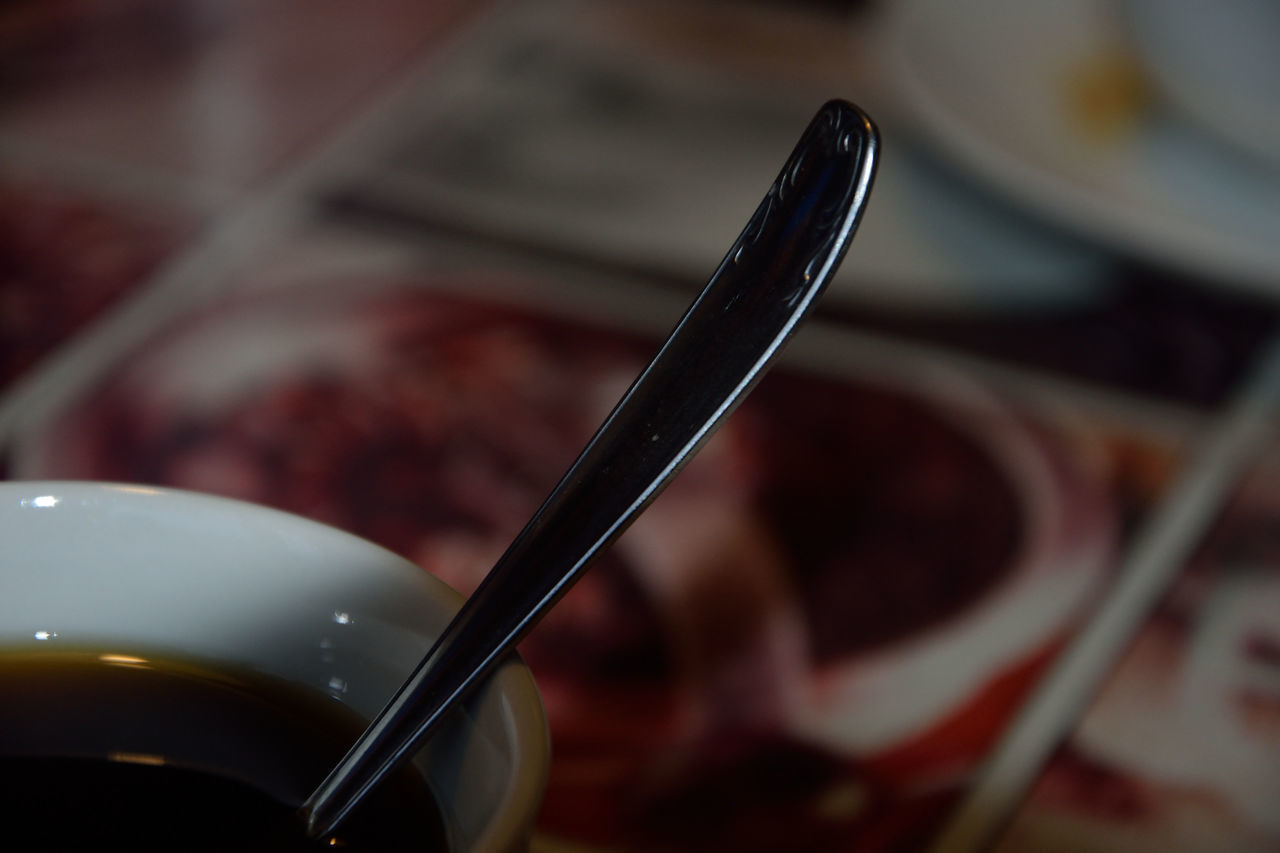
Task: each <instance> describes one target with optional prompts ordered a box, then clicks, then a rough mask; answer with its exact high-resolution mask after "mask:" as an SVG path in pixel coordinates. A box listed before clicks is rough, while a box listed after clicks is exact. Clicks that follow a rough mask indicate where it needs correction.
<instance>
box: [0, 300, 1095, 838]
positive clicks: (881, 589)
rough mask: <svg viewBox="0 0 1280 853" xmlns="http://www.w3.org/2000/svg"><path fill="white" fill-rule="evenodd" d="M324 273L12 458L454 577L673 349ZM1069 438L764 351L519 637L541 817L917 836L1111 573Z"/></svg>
mask: <svg viewBox="0 0 1280 853" xmlns="http://www.w3.org/2000/svg"><path fill="white" fill-rule="evenodd" d="M305 292H306V299H297V298H295V297H294V296H291V294H290V291H289V290H288V289H285V290H282V291H277V292H275V293H270V294H267V295H261V296H256V297H244V298H241V299H240V300H239V301H234V302H231V303H229V304H227V305H224V306H222V307H221V308H218V309H215V310H213V311H211V312H209V313H207V314H204V315H202V316H199V317H197V318H194V319H192V320H189V321H188V322H186V323H183V324H179V325H177V326H174V327H172V328H171V329H169V330H167V331H166V332H164V333H163V334H161V335H159V336H157V337H156V338H155V339H154V340H152V341H151V342H150V343H149V344H148V345H147V346H145V347H144V348H142V349H140V350H139V351H138V352H137V353H136V354H135V355H134V356H133V357H131V358H129V359H127V360H125V361H124V362H123V363H121V364H120V365H118V366H117V368H116V369H115V370H114V371H113V372H111V373H110V374H109V375H108V376H107V377H106V379H105V380H104V381H103V382H102V383H101V384H100V386H99V387H98V388H96V389H95V390H94V392H93V393H92V394H91V395H89V396H87V397H85V398H84V399H82V400H81V401H79V402H78V403H76V404H75V407H76V409H75V413H74V415H72V416H65V417H62V418H59V419H58V421H57V423H56V424H53V425H50V426H47V427H46V428H45V429H43V430H41V431H40V432H39V434H36V433H30V434H27V435H25V436H23V437H22V440H21V441H19V442H18V443H17V444H15V445H14V447H13V450H12V456H13V459H14V463H13V464H14V468H15V471H16V473H18V474H19V475H20V476H23V477H81V478H84V477H92V478H95V479H105V480H123V481H130V482H144V483H158V484H167V485H173V486H180V487H184V488H191V489H198V490H204V491H210V492H216V493H220V494H226V495H231V496H235V497H240V498H245V499H248V500H252V501H257V502H260V503H265V504H270V505H273V506H277V507H280V508H283V509H286V510H290V511H293V512H297V513H301V514H303V515H308V516H311V517H313V518H316V519H319V520H321V521H325V522H328V523H330V524H334V525H336V526H338V527H342V528H345V529H347V530H350V531H353V532H355V533H357V534H360V535H362V536H365V537H368V538H370V539H372V540H374V541H376V542H378V543H380V544H382V545H385V546H386V547H388V548H390V549H392V550H394V551H397V552H399V553H401V554H404V555H406V556H407V557H409V558H410V559H413V560H415V561H416V562H418V563H419V564H420V565H422V566H423V567H424V568H425V569H427V570H428V571H431V572H433V573H435V574H437V575H439V576H440V577H442V578H443V579H444V580H446V581H447V582H448V583H450V584H451V585H453V586H455V587H456V588H458V589H459V590H460V591H462V592H464V593H465V592H468V591H470V590H471V589H473V588H474V587H475V586H476V584H477V583H478V582H479V580H480V579H481V578H482V577H483V575H484V573H485V572H486V571H487V569H488V568H489V566H490V565H491V564H492V563H493V561H494V560H495V559H496V558H497V556H498V555H499V554H500V553H501V551H502V549H503V548H504V547H505V546H506V545H507V543H508V542H509V541H510V539H511V538H512V537H513V536H514V535H515V533H516V532H517V531H518V530H519V528H520V526H521V525H522V524H523V523H524V521H525V520H526V519H527V518H528V517H529V516H530V515H531V514H532V513H533V512H534V510H535V509H536V508H537V506H538V504H539V503H540V501H541V500H542V499H543V498H544V497H545V496H546V495H547V494H548V493H549V491H550V490H551V488H552V486H553V485H554V484H555V482H556V480H557V479H558V477H559V476H560V474H561V473H563V471H564V470H565V469H566V468H567V467H568V465H569V463H570V462H571V461H572V459H573V457H574V455H575V454H576V453H577V451H578V450H579V449H580V448H581V447H582V446H583V444H584V443H585V442H586V440H587V439H588V438H589V437H590V435H591V433H592V432H593V431H594V429H595V428H596V427H597V426H598V425H599V424H600V422H601V421H602V420H603V419H604V417H605V416H606V415H607V413H608V412H609V410H610V409H611V407H612V406H613V404H614V403H615V402H616V401H617V399H618V398H619V397H620V395H621V394H622V392H623V391H624V390H625V389H626V387H627V385H628V383H629V382H630V381H631V380H632V379H633V378H634V376H635V375H636V373H637V372H638V371H639V369H640V367H641V366H642V365H643V364H644V362H645V361H646V359H647V358H648V357H649V355H650V354H651V352H652V349H653V347H654V346H655V344H654V343H653V342H651V341H648V340H644V339H640V338H637V337H635V336H631V335H626V334H621V333H618V332H616V331H612V330H608V329H604V328H600V327H597V326H593V325H590V324H587V323H584V322H580V321H577V320H572V319H567V318H565V317H558V316H552V315H551V314H549V313H545V312H535V311H532V310H530V309H528V308H519V307H513V306H511V305H507V304H500V303H497V302H491V301H485V300H482V299H479V298H471V297H466V296H460V295H458V290H457V288H456V287H454V288H452V289H451V290H450V291H444V290H440V289H428V288H427V287H424V286H423V282H416V281H415V282H407V281H406V282H382V283H381V284H380V285H378V286H373V285H372V284H371V283H369V282H347V283H342V282H337V283H334V284H333V285H332V286H325V285H319V284H316V285H312V286H309V287H307V288H306V291H305ZM1054 441H1055V439H1054V438H1053V437H1052V436H1050V435H1048V434H1045V433H1042V432H1040V431H1038V430H1036V429H1035V428H1033V427H1031V426H1029V425H1027V424H1025V423H1023V422H1021V421H1020V420H1019V419H1017V418H1015V417H1013V416H1012V415H1011V414H1010V413H1009V412H1008V411H1006V410H1005V409H1004V408H1003V407H1002V406H1001V405H1000V404H999V403H998V401H996V400H995V399H994V398H993V397H992V396H991V395H989V394H987V393H986V392H985V391H983V389H980V388H977V387H971V386H969V385H967V384H965V383H959V382H952V381H951V378H950V377H949V376H941V375H940V376H937V377H933V376H930V377H921V378H920V381H918V382H914V383H912V384H906V383H901V382H884V381H880V382H878V381H872V380H870V379H867V378H865V377H859V378H845V377H842V376H835V375H831V376H823V377H818V376H814V375H808V374H802V373H800V372H797V371H796V370H794V369H785V368H783V369H779V370H777V371H775V372H774V373H773V374H771V375H770V377H769V378H767V379H766V380H765V381H764V382H763V383H762V384H761V385H760V387H759V388H758V389H757V391H756V392H754V393H753V395H752V396H751V397H749V398H748V400H747V401H746V402H745V403H744V404H743V406H742V407H741V409H740V410H739V411H738V412H737V413H735V415H734V416H733V417H732V418H731V419H730V420H729V422H728V423H727V424H726V426H725V427H724V428H723V429H722V430H721V431H720V432H719V433H718V434H717V436H716V437H715V439H713V440H712V442H711V443H710V444H709V445H708V446H707V447H706V449H705V450H704V451H703V452H702V453H701V454H700V455H699V456H698V457H697V458H696V459H695V460H694V461H693V462H692V463H691V464H690V465H689V466H688V468H687V469H686V470H685V471H683V472H682V473H681V475H680V476H679V477H678V478H677V479H676V481H675V482H674V483H673V484H672V485H671V487H670V488H669V489H668V490H667V491H666V492H665V493H664V494H663V495H662V496H661V497H660V498H659V499H658V500H657V501H656V502H655V503H654V504H653V506H652V507H651V508H650V510H649V511H647V512H646V513H645V514H644V515H643V516H642V517H641V518H640V519H639V520H638V521H637V522H636V524H635V525H634V526H633V527H632V528H631V530H629V531H628V532H627V533H626V534H625V535H624V536H623V537H622V538H621V539H619V540H618V542H617V543H616V545H615V546H614V547H613V548H612V549H611V550H610V551H609V552H608V553H607V554H606V555H605V556H604V557H603V558H602V559H601V560H600V561H599V562H598V563H597V564H596V565H595V566H593V567H592V569H591V570H590V571H589V572H588V573H587V574H586V575H585V576H584V577H583V579H582V580H581V581H580V582H579V583H578V584H577V586H575V587H574V588H573V589H572V590H571V591H570V592H569V594H568V595H567V596H566V597H565V598H564V599H563V601H561V602H560V603H559V604H558V605H557V606H556V607H555V608H554V609H553V610H552V611H551V612H550V614H549V615H548V616H547V617H546V619H545V620H544V621H543V622H542V623H541V624H540V625H539V626H538V627H537V628H536V629H535V630H534V631H533V632H532V633H531V634H530V635H529V637H528V638H527V639H526V640H525V641H524V643H523V644H522V645H521V648H520V651H521V654H522V655H524V657H525V659H526V660H527V661H528V662H529V664H530V666H531V667H532V668H533V670H534V673H535V676H536V678H537V680H538V685H539V689H540V690H541V692H542V695H543V698H544V702H545V705H546V708H547V711H548V716H549V718H550V722H551V727H552V732H551V734H552V743H553V753H554V756H555V758H554V761H553V766H552V771H551V779H550V785H549V789H548V792H547V797H546V801H545V805H544V808H543V813H542V819H541V821H540V828H539V831H540V833H541V834H542V835H544V836H545V837H546V838H548V839H565V840H570V841H573V842H575V843H579V844H588V845H595V846H599V847H601V848H607V849H626V850H677V849H717V848H719V849H739V850H776V849H781V848H786V849H800V850H805V849H815V850H818V849H820V850H831V849H855V848H856V849H893V848H895V847H902V846H909V845H910V844H912V843H918V842H919V841H920V840H921V839H922V838H923V837H924V834H925V833H926V832H927V831H928V830H929V829H930V828H931V827H932V826H933V825H934V824H935V823H936V821H937V819H938V818H939V816H940V815H941V814H943V813H944V809H945V807H946V805H947V804H948V803H949V802H950V800H951V797H952V796H953V794H954V793H955V791H956V790H957V789H958V788H957V786H958V785H959V784H961V783H962V781H963V778H964V774H965V773H966V772H967V770H969V769H971V768H972V767H973V766H974V765H975V764H976V762H977V761H978V760H979V759H980V757H981V755H982V754H983V751H984V750H985V749H986V748H987V747H988V746H989V745H990V743H991V741H992V739H993V738H994V737H995V735H996V733H997V732H998V731H999V728H1000V726H1001V724H1002V722H1003V721H1005V720H1007V718H1008V715H1009V714H1010V713H1011V712H1012V710H1013V709H1014V708H1015V707H1016V704H1017V701H1018V700H1019V698H1020V697H1021V696H1022V695H1023V693H1024V692H1025V690H1026V688H1027V687H1028V686H1029V685H1030V684H1031V683H1032V682H1033V680H1034V677H1035V675H1036V674H1037V673H1038V672H1039V671H1040V668H1041V667H1042V666H1043V665H1044V663H1045V662H1046V661H1047V660H1048V659H1050V658H1051V656H1052V654H1053V652H1054V650H1055V649H1056V648H1057V647H1058V645H1059V644H1060V643H1061V642H1062V640H1063V639H1064V637H1065V636H1066V635H1067V634H1068V632H1069V631H1070V629H1071V627H1072V625H1073V624H1074V620H1075V619H1077V618H1078V617H1079V615H1080V612H1081V610H1082V608H1083V607H1085V605H1086V604H1087V603H1088V601H1089V598H1090V596H1091V595H1092V594H1093V593H1094V592H1095V591H1096V590H1097V588H1098V585H1099V583H1100V581H1101V580H1102V578H1103V576H1104V574H1105V571H1106V568H1107V566H1108V558H1109V556H1110V548H1111V541H1112V538H1113V533H1112V529H1111V521H1110V517H1109V515H1108V512H1107V508H1106V501H1105V500H1102V499H1100V497H1099V494H1100V492H1099V488H1098V486H1097V485H1096V483H1095V482H1094V481H1093V480H1092V479H1091V476H1090V472H1089V470H1088V466H1087V465H1085V464H1084V463H1083V462H1080V461H1079V460H1078V459H1077V458H1076V455H1075V454H1074V452H1073V451H1071V450H1070V449H1069V448H1068V445H1066V444H1065V443H1059V444H1055V443H1054ZM784 830H785V832H784ZM779 832H784V834H785V837H783V836H780V835H779V834H778V833H779Z"/></svg>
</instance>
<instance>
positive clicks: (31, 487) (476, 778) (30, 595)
mask: <svg viewBox="0 0 1280 853" xmlns="http://www.w3.org/2000/svg"><path fill="white" fill-rule="evenodd" d="M0 542H3V543H4V550H3V556H2V557H0V651H4V652H8V651H46V650H48V651H51V650H53V649H55V648H57V647H58V646H64V647H66V648H74V649H77V650H80V649H84V648H85V647H89V648H95V649H96V648H103V649H112V650H116V649H118V650H122V651H128V650H136V649H145V650H147V651H151V652H155V653H159V652H168V653H173V654H176V655H179V656H182V657H187V658H195V659H201V660H205V661H217V662H225V663H228V664H232V665H235V666H237V667H249V668H251V669H253V670H257V671H260V672H263V673H266V674H269V675H273V676H276V677H279V678H284V679H286V680H289V681H292V682H295V683H299V684H302V685H305V686H308V687H310V688H313V689H315V690H317V691H322V692H324V693H329V694H332V695H335V696H337V697H338V698H339V699H340V700H341V701H343V702H344V703H345V704H347V705H349V706H350V707H351V708H352V709H354V710H355V711H356V712H358V713H360V714H361V715H363V716H364V717H365V718H370V717H372V716H373V715H374V714H376V713H377V712H378V711H379V710H380V709H381V708H382V706H383V704H384V703H385V702H386V700H387V699H389V698H390V696H391V694H392V693H393V692H394V690H395V688H396V687H397V686H399V684H400V683H401V682H402V681H403V680H404V678H405V677H406V676H407V675H408V673H409V671H410V670H411V669H412V667H413V666H414V664H415V663H416V662H417V661H418V660H419V659H420V658H421V656H422V655H423V654H424V653H425V651H426V650H427V648H428V646H429V644H430V642H431V640H432V638H433V637H434V636H436V634H437V633H438V632H439V631H440V630H441V629H442V628H443V626H444V625H445V624H446V622H447V620H448V619H449V618H450V616H451V615H452V614H453V612H454V611H455V610H456V609H457V607H458V606H459V604H460V601H461V599H460V597H459V596H458V595H457V593H455V592H454V591H453V590H451V589H449V588H448V587H447V586H445V585H444V584H443V583H441V582H440V581H438V580H436V579H434V578H433V577H431V576H430V575H428V574H427V573H426V572H424V571H422V570H421V569H420V568H418V567H417V566H414V565H413V564H411V563H409V562H407V561H405V560H402V559H401V558H399V557H397V556H395V555H394V554H392V553H390V552H388V551H386V550H384V549H382V548H380V547H378V546H376V545H373V544H371V543H369V542H366V541H364V540H362V539H358V538H356V537H354V536H351V535H348V534H346V533H342V532H341V531H338V530H335V529H332V528H329V527H326V526H324V525H321V524H317V523H314V522H311V521H307V520H305V519H302V518H298V517H296V516H292V515H288V514H286V513H282V512H277V511H275V510H271V509H267V508H265V507H260V506H255V505H252V504H247V503H242V502H238V501H232V500H227V499H224V498H216V497H211V496H205V495H199V494H195V493H191V492H181V491H172V490H160V489H152V488H144V487H136V486H125V485H111V484H100V483H69V482H8V483H0ZM549 760H550V748H549V742H548V737H547V727H546V719H545V717H544V715H543V709H542V705H541V701H540V699H539V697H538V692H537V689H536V687H535V685H534V682H533V678H532V676H531V675H530V673H529V671H528V669H527V668H525V666H524V665H523V663H522V662H520V661H519V660H518V659H514V658H513V660H512V661H511V662H510V663H508V664H506V665H505V666H503V667H502V669H500V670H499V671H498V672H497V673H496V674H495V676H494V678H493V679H492V680H491V682H490V683H489V684H488V685H487V686H486V687H485V688H483V689H482V691H481V692H480V693H479V694H477V695H476V696H475V697H474V699H473V700H472V701H471V702H470V704H469V705H468V707H467V708H466V709H465V710H464V711H463V712H462V713H460V714H459V715H457V716H456V718H455V719H454V720H452V721H451V722H450V723H449V724H448V726H447V727H446V728H445V729H443V730H442V731H440V732H439V733H438V734H437V735H436V736H434V737H433V738H432V739H431V741H430V743H429V744H428V745H427V746H426V747H425V748H424V749H423V750H422V752H421V753H420V754H419V755H417V756H415V759H414V761H415V763H416V764H417V766H418V768H419V769H420V770H421V772H422V773H423V775H424V776H425V777H426V779H427V781H428V783H429V785H430V786H431V788H432V790H433V791H434V792H435V794H436V796H437V799H438V800H439V804H440V806H441V810H442V812H443V813H444V816H445V822H446V825H447V829H448V831H449V834H450V842H451V847H450V849H451V850H455V851H468V852H469V853H471V852H472V851H475V852H476V853H478V851H505V850H512V849H522V848H523V847H525V846H526V845H527V843H528V839H529V835H530V832H531V828H532V825H533V821H534V818H535V817H536V814H537V810H538V807H539V805H540V801H541V796H542V791H543V788H544V785H545V782H546V774H547V768H548V764H549Z"/></svg>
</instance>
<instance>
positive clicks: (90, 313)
mask: <svg viewBox="0 0 1280 853" xmlns="http://www.w3.org/2000/svg"><path fill="white" fill-rule="evenodd" d="M178 236H179V234H178V233H177V229H176V228H175V227H174V226H173V225H172V224H171V223H166V222H163V221H161V220H160V219H159V218H153V217H149V216H146V215H143V214H140V213H137V212H136V211H131V210H127V209H119V208H117V207H112V206H110V205H107V204H105V203H102V202H98V201H94V200H90V199H88V198H85V197H82V196H78V195H75V194H73V193H69V192H65V191H60V190H55V189H53V188H51V187H49V186H45V185H41V184H38V183H36V182H30V181H19V180H14V179H8V178H5V177H3V176H0V384H2V383H7V382H8V381H10V380H12V379H14V378H15V377H17V376H18V375H19V374H21V373H22V372H24V371H25V370H27V369H28V368H29V367H31V366H32V365H33V364H35V363H36V362H37V361H38V360H39V359H40V358H41V357H43V356H44V355H45V354H47V353H48V352H50V351H52V350H53V349H54V348H55V347H56V346H57V345H58V344H60V343H62V342H63V341H65V340H67V339H68V338H69V337H70V336H71V335H72V334H73V333H75V332H77V331H80V330H81V329H82V328H84V326H85V325H86V324H87V323H89V322H90V321H91V320H93V319H94V318H95V317H97V316H98V315H99V314H100V313H101V312H102V311H103V310H104V309H105V308H106V307H107V306H109V305H110V304H111V303H112V302H113V301H114V300H115V299H117V298H118V297H119V296H121V295H122V294H124V293H125V292H126V291H128V289H129V288H130V286H132V285H134V284H136V283H138V281H139V280H140V279H141V278H142V277H143V276H145V275H146V274H147V273H148V272H150V271H151V270H152V269H153V268H154V267H155V266H156V265H157V264H158V263H159V262H160V261H161V260H162V259H163V258H164V257H165V256H166V255H168V254H169V252H170V251H171V250H172V249H173V248H174V247H175V245H176V243H177V239H178Z"/></svg>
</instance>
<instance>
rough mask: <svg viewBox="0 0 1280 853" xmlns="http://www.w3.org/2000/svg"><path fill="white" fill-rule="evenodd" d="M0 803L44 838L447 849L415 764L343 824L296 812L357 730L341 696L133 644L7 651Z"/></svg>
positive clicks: (25, 832)
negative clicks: (326, 831)
mask: <svg viewBox="0 0 1280 853" xmlns="http://www.w3.org/2000/svg"><path fill="white" fill-rule="evenodd" d="M0 683H2V684H4V685H5V687H4V692H3V694H2V698H0V803H3V806H2V807H0V808H2V809H3V812H4V814H5V818H4V819H5V830H6V833H7V835H8V838H9V839H10V840H13V839H15V838H24V837H25V838H26V839H29V840H30V841H31V842H32V843H33V844H34V843H37V842H38V844H39V846H40V848H41V849H50V850H54V849H56V850H63V849H75V850H80V849H86V850H87V849H97V846H99V845H102V844H104V843H105V842H107V841H111V842H113V843H115V844H116V845H117V846H121V847H123V848H124V849H128V850H187V851H213V850H238V851H292V850H297V851H307V850H320V849H326V850H327V849H335V848H337V849H344V850H349V851H353V853H354V851H369V853H377V851H391V850H395V851H405V850H412V851H443V850H445V848H446V842H445V829H444V824H443V821H442V818H441V815H440V812H439V808H438V806H437V805H436V802H435V799H434V797H433V795H432V793H431V791H430V790H429V789H428V787H427V785H426V782H425V781H424V780H423V779H422V777H421V776H419V775H418V774H417V773H415V772H412V771H410V770H406V771H404V772H402V773H400V774H399V775H398V776H397V777H396V778H394V779H391V780H388V781H387V782H386V783H384V785H383V787H382V788H380V789H379V790H378V791H376V792H375V793H374V795H372V796H371V797H370V798H369V799H368V801H367V802H366V803H365V804H363V805H362V806H361V808H360V810H359V811H357V812H356V813H354V814H353V815H352V816H351V817H350V818H349V819H348V820H347V821H346V823H344V825H343V826H342V827H341V828H340V829H339V832H338V836H337V837H336V838H327V839H324V840H323V841H313V840H310V839H307V838H306V836H305V834H304V832H303V827H302V823H301V821H300V819H299V818H298V817H297V809H298V806H299V805H300V804H301V802H302V800H303V799H304V798H305V797H306V796H307V795H308V794H309V793H310V792H311V790H312V788H314V787H315V786H316V785H317V784H318V783H319V782H320V780H321V779H323V778H324V775H325V774H326V773H327V772H328V770H329V769H330V768H332V767H333V765H334V764H336V763H337V761H338V760H339V759H340V758H341V757H342V755H343V754H344V753H345V751H346V749H347V748H348V747H349V746H350V744H351V743H352V742H353V741H354V740H355V738H356V737H357V736H358V735H359V734H360V732H361V731H362V729H363V727H364V723H363V721H362V720H361V719H360V718H359V717H358V716H356V715H355V714H354V713H353V712H351V711H350V710H349V709H347V708H346V707H344V706H342V705H340V704H339V703H338V702H337V701H335V700H332V699H330V698H329V697H326V696H324V695H322V694H319V693H314V692H312V691H308V690H306V689H303V688H300V687H297V686H294V685H291V684H288V683H285V682H282V681H278V680H275V679H273V678H270V677H268V676H264V675H260V674H257V673H251V672H245V671H239V670H233V669H222V668H213V667H210V666H206V665H203V664H195V663H190V662H186V661H175V660H157V659H155V658H153V657H141V656H136V655H132V654H116V653H89V652H85V653H79V652H74V653H73V652H62V653H50V654H25V653H24V654H18V653H10V654H4V655H0Z"/></svg>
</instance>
